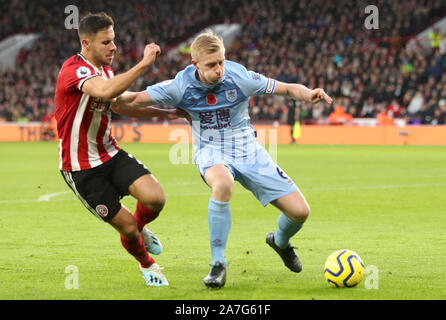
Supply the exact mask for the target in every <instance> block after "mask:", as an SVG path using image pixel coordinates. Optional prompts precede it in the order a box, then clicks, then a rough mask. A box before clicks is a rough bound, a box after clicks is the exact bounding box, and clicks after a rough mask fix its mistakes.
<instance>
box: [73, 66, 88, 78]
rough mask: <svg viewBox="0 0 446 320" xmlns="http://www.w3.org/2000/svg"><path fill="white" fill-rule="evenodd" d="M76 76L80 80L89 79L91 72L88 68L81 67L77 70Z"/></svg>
mask: <svg viewBox="0 0 446 320" xmlns="http://www.w3.org/2000/svg"><path fill="white" fill-rule="evenodd" d="M76 75H77V77H78V78H84V77H88V76H89V75H91V70H90V68H88V67H85V66H81V67H79V68H77V70H76Z"/></svg>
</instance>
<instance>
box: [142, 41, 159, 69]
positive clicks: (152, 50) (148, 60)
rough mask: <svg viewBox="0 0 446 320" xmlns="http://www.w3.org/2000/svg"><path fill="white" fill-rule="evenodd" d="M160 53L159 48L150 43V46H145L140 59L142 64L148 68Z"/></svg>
mask: <svg viewBox="0 0 446 320" xmlns="http://www.w3.org/2000/svg"><path fill="white" fill-rule="evenodd" d="M160 53H161V49H160V47H159V46H158V45H157V44H155V43H153V42H152V43H151V44H148V45H146V47H145V48H144V57H143V58H142V62H143V63H144V64H145V65H146V66H147V67H149V66H151V65H152V64H153V63H154V62H155V60H156V57H158V56H159V54H160Z"/></svg>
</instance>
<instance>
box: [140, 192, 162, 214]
mask: <svg viewBox="0 0 446 320" xmlns="http://www.w3.org/2000/svg"><path fill="white" fill-rule="evenodd" d="M140 201H141V202H142V204H143V205H145V206H146V207H149V208H151V209H152V210H154V211H157V212H159V211H161V210H162V209H163V208H164V205H165V204H166V197H165V196H164V193H163V192H158V193H157V194H150V195H147V196H146V197H144V199H140Z"/></svg>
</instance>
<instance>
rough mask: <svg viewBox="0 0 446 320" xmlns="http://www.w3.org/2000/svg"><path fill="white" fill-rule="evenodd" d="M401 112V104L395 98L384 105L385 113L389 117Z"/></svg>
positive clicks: (394, 116)
mask: <svg viewBox="0 0 446 320" xmlns="http://www.w3.org/2000/svg"><path fill="white" fill-rule="evenodd" d="M400 112H401V106H400V104H399V103H398V100H397V99H393V100H392V102H391V103H390V104H389V105H388V106H387V107H386V113H387V115H388V116H389V117H391V118H397V117H398V116H399V114H400Z"/></svg>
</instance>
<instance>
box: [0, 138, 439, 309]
mask: <svg viewBox="0 0 446 320" xmlns="http://www.w3.org/2000/svg"><path fill="white" fill-rule="evenodd" d="M121 147H123V148H124V149H125V150H126V151H128V152H130V153H132V154H133V155H134V156H135V157H136V158H138V159H139V160H141V161H142V162H144V163H145V164H146V165H147V166H148V167H149V168H150V170H151V171H152V172H153V173H154V174H155V176H156V177H157V178H158V180H159V181H160V183H161V185H162V187H163V189H164V192H165V194H166V198H167V202H166V206H165V208H164V210H163V212H162V214H161V215H160V217H159V218H158V219H157V220H156V221H154V222H153V223H152V224H151V229H152V230H153V231H154V232H155V233H156V234H157V235H158V236H159V238H160V239H161V241H162V242H163V246H164V252H163V253H162V254H161V255H160V256H155V259H156V260H157V262H158V263H159V264H160V265H161V266H163V267H165V269H164V274H165V275H166V276H167V278H168V280H169V282H170V286H168V287H161V288H152V287H146V286H145V284H144V281H143V279H142V277H141V275H140V274H139V270H138V266H137V263H136V261H135V260H134V259H133V258H132V257H131V256H130V255H128V254H127V252H125V250H124V249H123V248H122V247H121V244H120V241H119V236H118V234H117V232H116V231H115V230H114V229H113V228H111V227H110V226H109V225H108V224H106V223H102V222H100V221H99V220H98V219H97V218H95V217H94V216H93V215H92V214H91V213H90V212H88V211H87V210H86V209H85V208H84V207H83V206H82V204H81V203H80V201H78V200H77V199H76V198H75V196H74V195H73V194H72V193H71V191H70V190H69V189H68V186H67V185H66V184H65V182H64V181H63V179H62V177H61V175H60V173H59V172H58V163H57V158H58V150H57V144H55V143H1V144H0V150H1V155H0V180H1V184H0V233H1V237H0V299H7V300H9V299H69V300H70V299H141V300H143V299H144V300H160V299H161V300H189V299H196V300H205V299H206V300H227V299H231V300H232V299H235V300H238V299H240V300H243V299H246V300H276V299H284V300H301V299H304V300H311V299H316V300H327V299H361V300H363V299H372V300H375V299H392V300H394V299H398V300H399V299H446V289H445V288H446V263H445V262H446V260H445V248H446V149H445V148H444V147H427V146H301V145H287V146H278V153H277V159H278V163H279V165H280V166H281V167H282V168H283V169H284V170H285V172H286V173H287V174H288V175H289V176H290V177H291V178H292V179H293V180H294V181H295V183H296V184H297V185H298V186H299V187H300V189H301V190H302V192H303V193H304V194H305V196H306V197H307V200H308V202H309V204H310V206H311V208H312V213H311V215H310V217H309V220H307V223H306V224H305V226H304V227H303V229H302V230H301V231H300V232H299V233H298V234H297V236H296V237H294V238H293V239H292V244H293V245H294V246H296V247H297V248H298V249H297V250H298V253H299V255H300V257H301V260H302V263H303V271H302V272H301V273H300V274H294V273H292V272H289V271H288V269H286V268H285V267H284V266H283V264H282V261H281V260H280V258H279V257H278V256H277V255H276V254H275V253H274V252H273V250H272V249H271V248H269V247H268V246H267V245H266V243H265V236H266V234H267V232H270V231H274V230H275V228H276V222H277V218H278V211H277V210H276V209H275V208H274V207H272V206H267V207H266V208H263V207H262V206H261V205H260V204H259V203H258V202H257V200H256V199H255V197H254V196H253V195H252V194H250V193H249V192H247V191H246V190H245V189H243V188H242V187H241V186H240V185H239V184H238V183H236V187H235V190H234V194H233V197H232V200H231V210H232V216H233V218H232V230H231V233H230V236H229V241H228V245H227V251H226V256H227V259H228V263H229V265H228V279H227V283H226V286H225V288H223V289H222V290H208V289H206V288H205V286H204V285H203V277H204V276H205V275H206V274H207V272H208V271H209V263H210V247H209V243H208V227H207V206H208V200H209V195H210V191H209V189H208V187H207V186H206V185H205V184H204V183H203V181H202V180H201V178H200V176H199V174H198V171H197V170H196V168H195V166H194V165H193V164H191V163H190V164H181V165H173V164H171V163H170V161H169V151H170V150H171V147H172V145H156V144H151V145H147V144H121ZM123 203H124V204H125V205H126V206H127V207H129V208H130V209H131V210H132V211H133V209H134V206H135V203H136V201H135V200H134V199H133V198H131V197H126V198H124V200H123ZM344 248H345V249H351V250H354V251H356V252H357V253H358V254H359V255H360V256H361V258H362V259H363V261H364V263H365V265H366V266H375V267H376V268H377V270H378V274H374V275H375V276H376V275H377V278H375V279H374V280H373V281H375V282H373V281H370V278H369V280H367V276H366V278H365V279H364V280H363V281H362V282H361V283H360V284H359V285H358V286H357V287H355V288H351V289H336V288H331V287H329V285H328V284H327V283H326V282H325V279H324V275H323V266H324V262H325V260H326V258H327V257H328V255H329V254H330V253H332V252H333V251H335V250H338V249H344ZM69 266H74V267H75V268H76V269H77V270H78V280H79V281H78V284H79V287H78V288H77V289H69V288H70V287H69V286H68V288H67V286H66V284H67V283H68V284H70V283H71V282H70V281H68V280H69V279H70V276H72V275H73V274H72V272H71V271H70V269H69ZM67 267H68V269H67ZM66 271H67V272H66ZM67 279H68V280H67ZM367 281H369V282H368V283H369V284H372V285H373V288H366V282H367Z"/></svg>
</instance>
